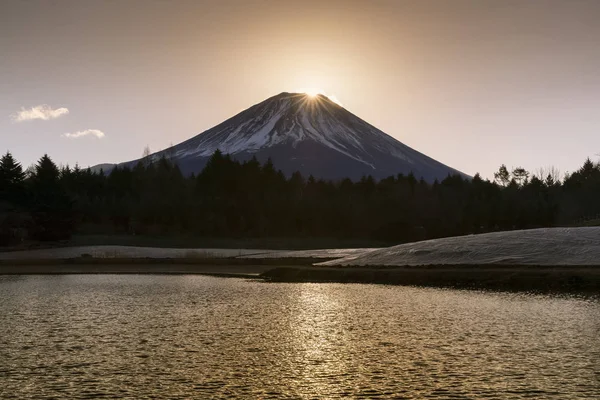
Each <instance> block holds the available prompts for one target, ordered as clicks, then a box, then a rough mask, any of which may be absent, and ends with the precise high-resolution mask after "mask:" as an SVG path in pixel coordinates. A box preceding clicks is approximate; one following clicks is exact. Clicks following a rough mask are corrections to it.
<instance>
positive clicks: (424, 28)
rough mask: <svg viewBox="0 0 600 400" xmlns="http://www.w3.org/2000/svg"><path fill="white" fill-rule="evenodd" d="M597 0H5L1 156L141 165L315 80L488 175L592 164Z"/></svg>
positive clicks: (359, 111) (597, 131) (433, 152)
mask: <svg viewBox="0 0 600 400" xmlns="http://www.w3.org/2000/svg"><path fill="white" fill-rule="evenodd" d="M598 21H600V1H598V0H562V1H557V0H519V1H512V0H502V1H500V0H495V1H492V0H474V1H466V0H437V1H435V0H414V1H401V0H396V1H382V0H372V1H353V0H345V1H334V0H330V1H311V0H306V1H298V0H294V1H286V0H278V1H268V0H265V1H254V0H241V1H233V0H220V1H217V0H215V1H201V0H191V1H186V0H171V1H156V0H127V1H119V0H114V1H113V0H105V1H102V0H88V1H81V0H75V1H71V0H42V1H35V0H29V1H25V0H2V1H1V2H0V152H5V151H7V150H10V151H11V152H12V153H13V155H14V156H15V157H16V158H17V159H18V160H19V161H21V162H22V163H23V164H24V166H28V165H30V164H32V163H34V162H35V161H36V160H37V159H38V158H39V157H40V156H42V155H43V154H44V153H48V154H49V155H50V156H51V157H52V158H53V159H54V160H55V161H56V162H57V163H60V164H63V165H64V164H70V165H74V164H75V163H79V164H80V165H81V166H89V165H96V164H99V163H106V162H111V163H112V162H122V161H127V160H132V159H136V158H139V157H140V156H141V155H142V153H143V150H144V148H145V147H146V146H149V147H150V149H151V150H152V151H158V150H161V149H164V148H167V147H169V146H170V145H171V144H177V143H179V142H181V141H183V140H186V139H188V138H190V137H192V136H194V135H196V134H198V133H201V132H203V131H204V130H206V129H209V128H211V127H213V126H214V125H216V124H218V123H220V122H222V121H223V120H225V119H227V118H229V117H231V116H233V115H234V114H236V113H238V112H239V111H241V110H243V109H246V108H248V107H250V106H251V105H253V104H256V103H258V102H260V101H262V100H264V99H266V98H268V97H270V96H273V95H276V94H278V93H280V92H283V91H288V92H293V91H297V89H299V88H318V89H320V90H321V91H323V92H324V93H326V94H328V95H330V96H335V98H336V99H338V100H339V101H340V102H341V103H342V104H343V105H344V107H345V108H346V109H348V110H349V111H351V112H352V113H354V114H356V115H357V116H359V117H360V118H362V119H364V120H366V121H367V122H369V123H371V124H372V125H374V126H376V127H377V128H379V129H381V130H383V131H384V132H386V133H388V134H389V135H391V136H393V137H395V138H396V139H398V140H400V141H401V142H403V143H404V144H406V145H408V146H411V147H413V148H414V149H416V150H418V151H420V152H422V153H425V154H427V155H429V156H430V157H433V158H435V159H437V160H438V161H441V162H443V163H445V164H447V165H449V166H451V167H453V168H456V169H458V170H461V171H463V172H465V173H467V174H470V175H473V174H475V173H476V172H480V173H481V174H482V175H483V176H484V177H492V176H493V172H494V171H496V170H497V169H498V167H499V166H500V164H506V165H507V166H508V167H509V168H510V167H516V166H523V167H525V168H526V169H529V170H531V171H535V170H536V169H537V168H539V167H547V166H555V167H556V168H558V169H559V170H561V171H562V172H567V171H574V170H576V169H577V168H578V167H579V166H581V164H582V163H583V161H584V160H585V159H586V158H587V157H590V158H592V159H593V160H598V159H599V158H600V156H599V154H600V23H598Z"/></svg>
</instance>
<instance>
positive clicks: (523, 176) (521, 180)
mask: <svg viewBox="0 0 600 400" xmlns="http://www.w3.org/2000/svg"><path fill="white" fill-rule="evenodd" d="M512 176H513V179H514V180H515V182H517V185H519V186H523V185H525V184H527V182H528V180H529V172H528V171H526V170H525V168H523V167H517V168H514V169H513V170H512Z"/></svg>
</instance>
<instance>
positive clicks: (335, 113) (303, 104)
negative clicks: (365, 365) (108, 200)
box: [126, 93, 459, 181]
mask: <svg viewBox="0 0 600 400" xmlns="http://www.w3.org/2000/svg"><path fill="white" fill-rule="evenodd" d="M217 149H218V150H220V151H221V152H223V153H225V154H230V155H232V157H234V158H236V159H238V160H241V161H244V160H248V159H250V158H252V157H256V158H257V159H258V160H259V161H261V162H264V161H265V160H266V159H267V158H271V159H272V160H273V163H274V165H275V166H276V168H279V169H281V170H283V171H284V173H286V174H288V175H289V174H291V173H293V172H295V171H300V172H301V173H302V174H303V175H305V176H308V175H313V176H315V177H318V178H325V179H341V178H345V177H349V178H351V179H360V178H361V177H362V176H364V175H372V176H373V177H375V178H384V177H387V176H390V175H396V174H398V173H403V174H408V173H410V172H411V171H412V172H413V173H414V175H415V176H416V177H417V178H420V177H423V178H424V179H425V180H428V181H433V180H434V179H436V178H437V179H444V178H445V177H446V176H448V174H455V173H459V172H458V171H456V170H454V169H452V168H450V167H447V166H445V165H444V164H441V163H439V162H437V161H435V160H433V159H432V158H429V157H427V156H426V155H424V154H421V153H419V152H418V151H416V150H413V149H412V148H410V147H408V146H406V145H404V144H402V143H401V142H399V141H398V140H396V139H394V138H393V137H391V136H389V135H387V134H385V133H383V132H382V131H380V130H379V129H377V128H375V127H374V126H372V125H370V124H368V123H367V122H365V121H363V120H362V119H360V118H358V117H356V116H355V115H353V114H352V113H350V112H349V111H347V110H346V109H344V108H343V107H341V106H339V105H337V104H336V103H334V102H333V101H331V100H329V99H328V98H327V97H325V96H323V95H318V96H314V97H313V96H309V95H306V94H303V93H281V94H279V95H277V96H274V97H271V98H269V99H267V100H265V101H263V102H262V103H259V104H256V105H254V106H252V107H250V108H248V109H247V110H244V111H242V112H241V113H239V114H237V115H235V116H234V117H232V118H230V119H228V120H226V121H224V122H222V123H221V124H219V125H217V126H215V127H214V128H212V129H209V130H207V131H205V132H203V133H201V134H199V135H197V136H195V137H193V138H191V139H189V140H187V141H185V142H182V143H180V144H178V145H175V146H173V147H171V148H169V149H166V150H163V151H161V152H158V153H154V154H152V155H151V159H158V158H159V157H161V156H163V155H165V156H167V157H169V158H171V159H172V160H174V161H175V162H177V163H178V164H179V166H180V168H181V169H182V171H183V172H185V173H192V172H194V173H197V172H199V171H201V170H202V168H204V166H205V165H206V162H207V160H208V158H209V157H210V156H211V155H212V154H213V153H214V152H215V151H216V150H217ZM136 162H137V160H136V161H131V162H129V163H126V164H129V165H131V164H133V163H136Z"/></svg>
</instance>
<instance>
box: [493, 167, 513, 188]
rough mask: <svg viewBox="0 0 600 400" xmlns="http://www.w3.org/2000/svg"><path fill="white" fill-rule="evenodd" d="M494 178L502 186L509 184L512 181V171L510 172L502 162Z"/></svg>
mask: <svg viewBox="0 0 600 400" xmlns="http://www.w3.org/2000/svg"><path fill="white" fill-rule="evenodd" d="M494 180H495V181H496V183H497V184H499V185H500V186H504V187H506V186H508V184H509V183H510V173H509V172H508V169H507V168H506V165H504V164H502V165H501V166H500V168H499V169H498V172H494Z"/></svg>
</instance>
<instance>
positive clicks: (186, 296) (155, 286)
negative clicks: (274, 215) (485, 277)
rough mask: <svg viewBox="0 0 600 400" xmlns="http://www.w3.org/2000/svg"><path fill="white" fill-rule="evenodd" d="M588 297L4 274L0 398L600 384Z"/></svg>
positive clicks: (596, 318) (471, 392)
mask: <svg viewBox="0 0 600 400" xmlns="http://www.w3.org/2000/svg"><path fill="white" fill-rule="evenodd" d="M599 371H600V300H599V299H598V298H590V297H582V298H578V297H574V296H542V295H532V294H509V293H494V292H475V291H458V290H449V289H448V290H445V289H431V288H414V287H402V286H383V285H360V284H326V283H324V284H311V283H293V284H291V283H290V284H285V283H266V282H261V281H252V280H243V279H231V278H230V279H225V278H214V277H206V276H193V275H181V276H162V275H153V276H148V275H58V276H0V398H3V399H5V398H15V399H28V398H101V397H106V398H115V397H119V398H127V397H129V398H145V397H156V398H167V397H168V398H342V397H354V398H359V397H363V398H374V397H381V398H406V399H413V398H414V399H419V398H431V399H436V398H440V399H441V398H473V399H481V398H497V399H503V398H516V399H520V398H523V399H524V398H544V399H552V398H555V399H585V398H590V399H591V398H596V399H597V398H599V397H600V375H599V374H600V372H599Z"/></svg>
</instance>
